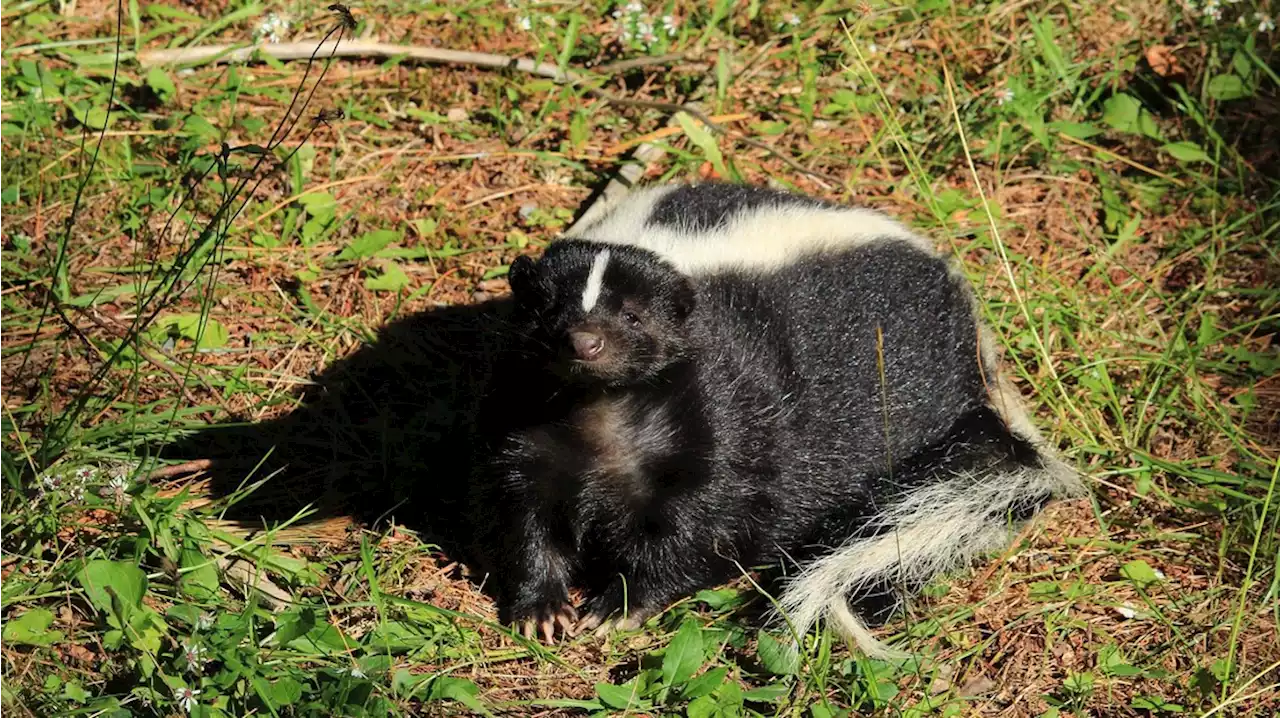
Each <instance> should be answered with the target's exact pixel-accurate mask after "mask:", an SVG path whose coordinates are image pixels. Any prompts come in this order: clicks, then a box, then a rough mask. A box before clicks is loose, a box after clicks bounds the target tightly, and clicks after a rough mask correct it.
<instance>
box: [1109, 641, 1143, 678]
mask: <svg viewBox="0 0 1280 718" xmlns="http://www.w3.org/2000/svg"><path fill="white" fill-rule="evenodd" d="M1098 670H1100V671H1102V672H1103V673H1105V674H1107V675H1109V676H1137V675H1142V669H1141V668H1137V667H1135V666H1131V665H1129V662H1128V660H1127V659H1126V658H1125V657H1124V652H1123V651H1121V650H1120V647H1119V646H1117V645H1115V644H1110V645H1106V646H1103V647H1102V648H1101V649H1100V650H1099V651H1098Z"/></svg>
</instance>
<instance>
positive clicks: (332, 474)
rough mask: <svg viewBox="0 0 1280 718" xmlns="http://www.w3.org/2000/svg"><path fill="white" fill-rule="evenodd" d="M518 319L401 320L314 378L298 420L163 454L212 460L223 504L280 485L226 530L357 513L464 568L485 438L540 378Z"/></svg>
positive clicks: (228, 431) (504, 312)
mask: <svg viewBox="0 0 1280 718" xmlns="http://www.w3.org/2000/svg"><path fill="white" fill-rule="evenodd" d="M510 313H511V304H510V301H509V300H507V299H497V300H492V301H488V302H482V303H479V304H474V305H467V306H451V307H444V308H440V309H434V310H429V311H425V312H422V313H418V314H413V315H410V316H407V317H405V318H402V319H399V320H396V321H394V322H391V323H389V324H387V325H386V326H384V327H383V328H382V330H381V331H380V332H379V334H378V336H377V338H376V340H375V341H373V342H371V343H368V344H366V345H365V346H363V347H361V348H360V349H359V350H358V351H356V352H355V353H354V354H352V355H350V356H348V357H346V358H344V359H341V360H339V361H337V362H334V363H333V364H332V365H330V366H329V367H327V368H326V369H325V370H324V371H323V372H321V373H320V374H319V375H318V376H317V377H315V384H314V385H313V386H311V387H309V388H308V390H307V391H306V392H305V394H304V395H303V397H302V403H301V405H300V406H299V407H298V408H297V409H295V410H294V411H292V412H291V413H290V414H288V415H286V416H283V417H281V418H279V419H274V420H270V421H265V422H260V423H256V424H250V425H246V424H243V423H228V424H225V425H220V426H212V427H209V428H207V429H204V430H201V431H199V432H197V433H195V434H194V435H192V436H189V437H187V438H184V439H182V440H180V441H178V442H175V443H173V444H170V445H168V446H165V447H164V448H163V451H162V455H163V456H164V457H165V458H166V459H170V460H175V459H176V460H192V459H208V460H211V461H212V466H210V467H209V469H208V475H209V477H210V491H211V493H212V494H213V495H214V496H215V497H217V498H222V497H227V496H229V495H232V494H233V493H234V492H236V491H237V490H238V489H239V488H240V487H242V486H243V485H245V484H246V483H247V482H249V481H253V480H257V479H260V478H262V477H265V476H269V475H270V476H271V478H270V480H268V481H266V482H265V483H264V484H263V485H262V486H260V487H259V488H257V489H256V490H254V491H252V492H251V493H249V494H248V496H246V497H245V498H243V499H241V500H239V501H236V502H235V503H234V504H233V505H232V506H231V507H230V508H229V509H228V510H227V511H226V513H225V514H224V518H226V519H230V520H235V521H239V522H241V523H243V524H246V525H249V526H255V525H258V526H272V525H277V524H279V523H280V522H282V521H285V520H287V519H289V518H291V517H293V516H294V515H295V514H296V513H297V512H298V511H299V510H301V509H302V508H304V507H306V506H308V505H311V506H313V507H314V508H315V509H316V511H315V513H313V514H311V515H310V516H309V517H308V518H307V519H306V521H315V520H319V519H324V518H329V517H332V516H351V517H354V518H355V519H357V520H359V521H361V522H362V523H364V524H365V525H366V526H371V527H375V528H376V527H377V526H378V525H385V524H384V523H382V522H383V521H385V520H386V519H387V518H389V517H394V519H395V521H396V523H397V524H400V525H402V526H405V527H407V528H409V529H412V530H415V531H418V532H420V534H421V535H422V537H423V538H424V540H427V541H430V542H431V543H435V544H436V545H439V546H440V547H441V548H442V549H444V550H445V552H446V553H448V554H449V555H450V556H451V557H454V558H458V559H462V560H464V561H465V560H467V554H468V552H467V546H468V543H469V541H470V538H471V537H470V532H469V531H468V529H470V528H471V527H470V526H469V525H468V522H467V520H466V518H465V517H466V511H465V509H466V501H467V492H466V489H467V486H468V484H469V480H470V479H471V478H472V476H473V467H474V466H476V465H477V462H476V460H477V458H478V457H482V456H484V455H485V454H486V453H487V452H489V451H491V448H490V447H488V446H486V445H485V444H484V441H483V439H481V438H480V437H481V436H486V435H487V436H493V435H494V432H493V431H485V428H486V427H488V428H489V429H494V428H496V427H495V426H493V424H496V423H501V422H503V421H507V420H510V419H511V417H514V416H517V415H519V414H520V412H519V407H518V406H504V405H503V401H502V397H504V396H511V395H512V394H510V393H508V391H507V390H506V389H505V388H504V387H513V386H518V382H520V381H521V373H522V371H524V370H526V369H527V367H528V363H527V362H522V361H521V360H520V352H519V349H518V347H519V343H518V342H517V341H516V339H515V337H516V336H517V335H516V333H515V332H513V331H512V330H511V325H510V316H511V315H510ZM509 382H517V384H510V383H509ZM264 457H265V459H264ZM272 474H274V475H272Z"/></svg>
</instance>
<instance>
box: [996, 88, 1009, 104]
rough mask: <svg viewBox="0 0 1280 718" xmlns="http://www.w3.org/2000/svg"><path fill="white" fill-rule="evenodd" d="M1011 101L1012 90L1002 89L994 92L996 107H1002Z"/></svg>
mask: <svg viewBox="0 0 1280 718" xmlns="http://www.w3.org/2000/svg"><path fill="white" fill-rule="evenodd" d="M1012 100H1013V90H1010V89H1009V88H1007V87H1002V88H1000V89H999V90H996V104H997V105H1003V104H1005V103H1006V102H1011V101H1012Z"/></svg>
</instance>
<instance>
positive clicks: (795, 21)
mask: <svg viewBox="0 0 1280 718" xmlns="http://www.w3.org/2000/svg"><path fill="white" fill-rule="evenodd" d="M783 20H784V21H785V22H786V23H787V24H788V25H790V26H791V27H795V26H796V25H799V24H800V16H799V15H797V14H795V13H790V14H788V15H787V16H786V17H785V18H783Z"/></svg>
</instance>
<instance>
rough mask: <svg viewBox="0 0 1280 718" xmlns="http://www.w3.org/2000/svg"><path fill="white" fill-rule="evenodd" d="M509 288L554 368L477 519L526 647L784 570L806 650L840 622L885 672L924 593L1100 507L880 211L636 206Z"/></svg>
mask: <svg viewBox="0 0 1280 718" xmlns="http://www.w3.org/2000/svg"><path fill="white" fill-rule="evenodd" d="M509 281H510V285H511V289H512V294H513V298H514V302H515V306H516V310H517V312H518V317H519V320H518V321H519V322H520V327H521V328H520V330H519V331H520V332H521V333H522V335H523V336H524V337H525V338H526V339H527V345H528V347H529V350H528V351H529V353H528V355H527V356H526V357H525V361H526V362H527V363H526V366H527V367H528V368H529V371H526V372H525V373H524V375H523V376H522V380H521V382H520V386H519V387H518V388H515V387H511V388H509V389H510V391H509V393H506V394H504V395H503V396H502V399H503V400H504V403H505V405H507V406H512V405H516V404H518V405H519V406H520V407H521V410H520V417H521V418H520V420H519V421H517V422H515V423H514V424H512V425H510V426H509V428H508V429H507V430H506V433H505V434H504V435H503V436H502V437H501V438H500V440H499V441H498V443H497V444H496V445H495V447H494V454H495V457H496V458H494V459H493V460H492V462H491V469H492V471H494V472H495V477H496V482H495V483H494V484H493V485H494V486H496V487H497V489H496V490H495V491H493V492H490V493H483V494H480V495H478V497H477V499H476V507H475V508H476V510H477V512H478V514H479V515H484V516H487V517H489V527H490V528H489V533H488V534H487V535H488V537H489V539H490V540H491V541H492V542H494V545H495V546H496V549H495V550H493V551H492V556H491V561H490V569H489V579H490V580H492V581H494V582H495V583H496V586H495V588H496V592H497V597H498V603H499V609H500V613H501V618H502V620H504V621H506V622H511V623H517V624H519V625H520V626H521V628H522V629H523V631H524V632H525V634H526V635H532V633H533V632H534V631H535V630H537V629H540V630H541V632H542V634H543V636H544V637H545V638H546V639H547V640H549V641H550V640H553V637H554V633H555V632H556V629H557V626H558V627H559V628H560V629H562V630H564V631H566V632H574V631H576V630H589V629H592V628H597V629H599V630H601V631H603V630H608V629H609V628H613V627H618V628H634V627H637V626H639V625H640V624H641V623H642V622H643V621H644V620H646V619H647V618H649V617H650V616H652V615H654V614H656V613H658V612H661V611H662V610H664V609H665V608H666V607H667V606H668V605H669V604H670V603H672V602H674V601H676V600H678V599H680V598H682V597H685V596H687V595H690V594H692V593H693V592H695V591H697V590H699V589H702V588H708V587H712V586H715V585H717V584H721V583H723V582H725V581H727V580H729V579H732V578H734V577H736V576H739V575H741V574H742V573H743V571H744V570H746V569H748V568H750V567H754V566H765V565H774V566H781V567H783V568H787V569H794V570H795V572H794V575H791V576H789V577H788V578H786V579H784V580H785V584H784V591H783V593H782V596H781V600H780V605H781V606H782V608H783V611H782V616H781V617H779V620H781V619H785V620H786V621H788V622H789V624H790V627H791V629H792V630H793V631H794V633H793V635H794V636H796V637H799V636H803V635H805V634H807V633H808V631H809V630H810V629H811V628H812V627H813V626H814V625H815V624H817V623H818V622H819V621H820V620H825V621H827V622H828V623H829V624H831V625H832V626H833V627H834V628H836V629H838V630H839V631H840V632H842V633H843V634H844V635H846V636H847V637H849V638H851V639H853V640H854V641H855V642H856V643H857V644H858V645H859V646H860V647H861V648H862V649H863V650H864V651H865V652H866V653H868V654H869V655H872V656H886V655H889V654H890V653H891V650H890V649H888V648H887V647H885V646H884V645H882V644H881V643H880V642H879V641H877V640H876V639H875V638H874V636H873V635H872V634H871V632H870V630H869V627H868V626H869V624H872V623H880V622H882V621H883V620H885V619H886V618H887V617H888V616H889V615H890V614H891V613H892V609H894V608H895V607H896V606H897V605H898V603H899V601H900V600H901V598H902V596H904V595H905V594H906V593H908V592H910V591H911V590H915V589H918V588H919V587H921V586H923V585H925V584H927V583H928V582H929V581H931V580H932V579H933V578H935V577H936V576H938V575H939V574H942V573H943V572H946V571H948V570H950V569H953V568H956V567H959V566H961V565H963V564H964V563H965V562H967V561H968V560H970V559H972V558H975V557H977V556H979V555H981V554H983V553H986V552H989V551H992V550H996V549H999V548H1000V547H1002V546H1003V545H1004V544H1005V543H1006V542H1007V541H1008V540H1009V536H1010V529H1011V527H1013V526H1016V525H1017V524H1018V523H1019V522H1023V521H1026V520H1028V519H1030V518H1032V517H1033V516H1034V515H1035V514H1036V513H1037V512H1038V511H1039V510H1040V509H1041V508H1042V507H1043V506H1044V505H1046V504H1047V503H1048V502H1049V501H1051V500H1053V499H1055V498H1058V497H1065V496H1074V495H1077V494H1079V493H1080V492H1081V490H1082V489H1081V484H1080V482H1079V479H1078V477H1077V475H1076V474H1075V473H1074V472H1073V471H1072V470H1071V469H1070V468H1069V467H1067V466H1066V465H1065V464H1064V463H1063V462H1062V461H1061V460H1059V459H1058V458H1056V456H1055V455H1054V453H1053V451H1052V450H1051V449H1050V447H1048V446H1047V444H1046V443H1045V442H1044V440H1043V439H1042V438H1041V437H1040V435H1039V433H1038V432H1037V431H1036V429H1035V427H1034V426H1033V425H1032V424H1031V422H1030V421H1029V420H1028V418H1027V416H1026V414H1025V413H1024V412H1023V410H1022V409H1021V408H1020V407H1019V405H1018V404H1017V401H1016V399H1017V397H1016V392H1015V391H1014V390H1012V388H1011V387H1010V386H1009V385H1008V384H1007V383H1005V382H1004V381H1003V379H1001V378H1000V377H999V374H998V372H997V366H996V358H995V352H994V350H993V348H992V342H991V340H990V338H989V336H988V335H987V333H986V330H985V329H984V328H983V327H982V325H981V323H980V321H979V319H978V316H977V309H976V302H975V299H974V297H973V295H972V293H971V291H970V289H969V286H968V284H967V282H966V281H965V280H964V278H963V277H962V276H961V275H960V274H959V273H958V272H957V270H956V269H955V267H954V266H953V265H952V263H950V262H949V261H947V260H946V259H944V258H943V257H941V256H939V255H938V254H937V253H936V252H935V251H934V250H933V249H932V247H931V246H930V245H929V243H928V242H927V241H926V240H924V239H923V238H921V237H919V236H918V235H915V234H913V233H911V232H910V231H909V230H907V229H906V228H905V227H903V226H902V225H901V224H899V223H897V222H895V221H893V220H892V219H889V218H888V217H886V216H884V215H881V214H879V213H876V212H872V211H869V210H866V209H855V208H848V207H843V206H840V205H835V204H831V203H827V202H822V201H819V200H816V199H812V198H809V197H804V196H801V195H796V194H790V193H784V192H778V191H774V190H770V189H764V188H759V187H745V186H736V185H728V184H699V185H674V186H666V187H658V188H654V189H647V190H637V191H635V192H633V193H632V194H631V195H630V196H628V197H626V198H624V199H623V200H622V201H621V202H620V203H619V204H618V205H616V206H615V207H613V208H611V209H610V210H609V211H608V212H606V213H605V214H604V215H603V216H602V217H600V218H599V219H596V220H593V221H591V222H589V223H587V224H585V225H584V226H575V227H573V228H572V229H571V230H570V231H569V232H567V233H566V235H565V236H564V237H562V238H560V239H558V240H556V241H554V242H552V243H551V245H550V246H549V247H548V248H547V250H546V251H545V252H544V254H543V256H542V257H541V258H540V259H538V260H536V261H535V260H533V259H531V258H529V257H527V256H521V257H519V258H517V259H516V260H515V261H514V262H513V263H512V265H511V267H510V273H509ZM571 587H576V588H580V589H582V590H583V592H584V595H585V597H586V598H585V602H584V604H583V608H584V614H583V615H582V616H581V618H579V612H578V610H577V609H576V608H575V607H574V606H573V605H572V603H571V601H570V593H569V592H570V589H571ZM620 612H621V613H623V614H624V615H623V616H622V617H621V618H618V619H616V620H614V618H613V617H614V616H615V614H618V613H620Z"/></svg>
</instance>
